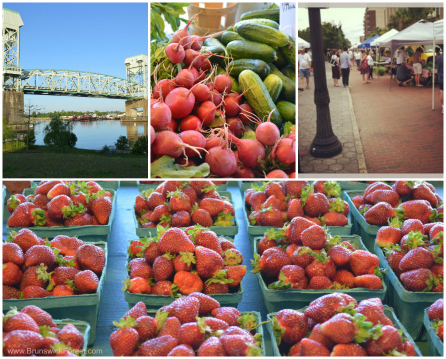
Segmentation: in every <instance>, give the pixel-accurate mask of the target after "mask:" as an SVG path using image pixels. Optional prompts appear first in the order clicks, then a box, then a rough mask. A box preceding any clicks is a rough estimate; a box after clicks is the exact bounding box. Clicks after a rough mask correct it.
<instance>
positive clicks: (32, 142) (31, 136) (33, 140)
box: [23, 130, 36, 146]
mask: <svg viewBox="0 0 446 359" xmlns="http://www.w3.org/2000/svg"><path fill="white" fill-rule="evenodd" d="M27 137H29V138H27ZM23 142H24V143H25V144H26V143H28V145H29V146H33V145H35V144H36V136H35V135H34V130H32V131H29V136H28V134H25V136H24V137H23Z"/></svg>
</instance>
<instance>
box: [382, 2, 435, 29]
mask: <svg viewBox="0 0 446 359" xmlns="http://www.w3.org/2000/svg"><path fill="white" fill-rule="evenodd" d="M432 10H433V9H432V8H421V7H412V8H401V9H398V10H397V11H396V12H395V14H393V15H392V16H390V21H389V24H388V25H387V28H388V29H389V30H391V29H396V30H398V31H401V30H404V29H405V28H407V27H409V26H410V25H412V24H415V23H416V22H418V21H420V20H422V19H424V20H426V19H427V15H428V14H429V13H430V12H432Z"/></svg>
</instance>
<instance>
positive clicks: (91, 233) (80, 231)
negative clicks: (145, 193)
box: [6, 188, 117, 242]
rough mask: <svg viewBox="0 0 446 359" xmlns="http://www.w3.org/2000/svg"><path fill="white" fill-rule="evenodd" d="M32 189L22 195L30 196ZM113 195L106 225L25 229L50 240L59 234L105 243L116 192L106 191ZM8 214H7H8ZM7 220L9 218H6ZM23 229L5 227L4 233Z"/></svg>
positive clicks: (109, 229)
mask: <svg viewBox="0 0 446 359" xmlns="http://www.w3.org/2000/svg"><path fill="white" fill-rule="evenodd" d="M31 190H32V189H30V188H28V189H25V190H24V191H23V194H30V193H28V192H29V191H31ZM107 190H108V191H110V192H111V193H112V194H113V208H112V211H111V213H110V218H109V219H108V223H107V224H105V225H103V226H94V225H88V226H69V227H64V226H57V227H38V226H36V227H27V228H28V229H30V230H31V231H33V232H34V233H35V234H37V235H38V236H39V237H41V238H48V239H52V238H54V237H55V236H57V235H59V234H64V235H66V236H70V237H73V236H78V237H80V238H81V239H82V240H83V241H86V242H107V241H108V238H109V236H110V232H111V227H112V223H113V219H114V217H115V212H116V206H117V204H116V203H117V201H116V193H117V192H116V191H114V190H112V189H108V188H107ZM8 213H9V212H8ZM8 218H9V216H8ZM22 228H23V227H9V226H8V225H7V226H6V231H7V232H8V233H9V232H11V231H15V232H18V231H19V230H21V229H22Z"/></svg>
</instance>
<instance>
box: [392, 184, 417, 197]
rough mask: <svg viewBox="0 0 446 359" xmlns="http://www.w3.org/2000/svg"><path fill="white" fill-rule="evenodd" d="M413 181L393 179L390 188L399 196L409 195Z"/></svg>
mask: <svg viewBox="0 0 446 359" xmlns="http://www.w3.org/2000/svg"><path fill="white" fill-rule="evenodd" d="M414 183H415V181H395V183H394V184H393V186H392V188H393V190H394V191H395V192H396V193H398V194H399V195H400V196H406V197H407V196H409V195H410V193H411V191H412V187H413V185H414Z"/></svg>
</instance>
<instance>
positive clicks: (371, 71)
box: [367, 51, 373, 80]
mask: <svg viewBox="0 0 446 359" xmlns="http://www.w3.org/2000/svg"><path fill="white" fill-rule="evenodd" d="M367 65H368V66H369V80H373V57H372V54H371V52H370V51H367Z"/></svg>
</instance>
